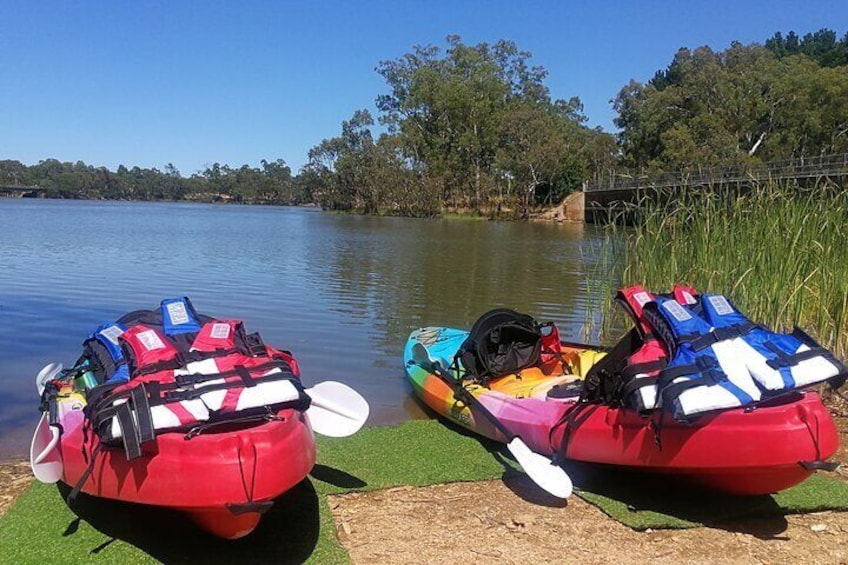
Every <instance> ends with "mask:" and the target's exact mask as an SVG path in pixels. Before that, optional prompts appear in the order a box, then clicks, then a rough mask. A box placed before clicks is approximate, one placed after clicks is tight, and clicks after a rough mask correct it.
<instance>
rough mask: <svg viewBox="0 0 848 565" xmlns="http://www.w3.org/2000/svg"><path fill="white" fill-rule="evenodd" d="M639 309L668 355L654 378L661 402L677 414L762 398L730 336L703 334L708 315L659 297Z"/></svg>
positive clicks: (682, 415)
mask: <svg viewBox="0 0 848 565" xmlns="http://www.w3.org/2000/svg"><path fill="white" fill-rule="evenodd" d="M643 312H644V315H645V317H646V319H647V320H648V321H649V322H650V323H651V325H652V326H653V327H654V328H655V329H656V331H657V334H658V336H659V337H660V338H661V339H662V340H663V341H665V343H666V344H667V345H668V347H669V353H670V355H671V361H669V363H668V366H667V367H666V368H665V369H663V370H662V371H661V372H660V375H659V378H658V380H657V392H658V395H659V407H660V408H665V409H668V410H669V411H671V412H672V413H673V415H674V417H675V418H676V419H678V420H689V419H691V418H693V417H694V416H697V415H699V414H703V413H705V412H712V411H715V410H722V409H728V408H735V407H739V406H744V405H746V404H751V403H753V402H756V401H758V400H759V399H760V396H761V395H760V390H759V388H758V387H757V385H756V383H755V382H754V380H753V379H752V378H751V375H750V373H749V372H748V369H747V367H746V365H745V363H744V361H743V360H742V358H741V357H740V356H739V355H738V354H737V353H736V351H735V349H736V348H735V346H734V345H733V344H732V343H731V342H730V341H714V342H708V340H702V339H701V338H703V337H704V336H709V335H710V332H711V330H712V327H711V326H710V324H709V323H708V322H707V321H706V320H704V319H703V318H701V317H700V316H698V315H697V314H695V313H693V312H692V311H691V310H689V309H688V308H687V307H685V306H683V305H681V304H679V303H678V302H677V301H675V300H671V299H668V298H663V297H656V299H655V301H654V302H652V303H648V304H646V305H645V307H644V310H643ZM699 340H700V341H699Z"/></svg>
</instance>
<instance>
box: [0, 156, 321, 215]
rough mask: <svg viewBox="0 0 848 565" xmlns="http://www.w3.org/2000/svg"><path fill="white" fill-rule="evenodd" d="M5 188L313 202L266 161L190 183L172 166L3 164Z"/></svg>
mask: <svg viewBox="0 0 848 565" xmlns="http://www.w3.org/2000/svg"><path fill="white" fill-rule="evenodd" d="M0 186H37V187H40V188H43V189H46V191H47V193H46V194H45V196H63V197H65V196H68V195H75V196H78V197H80V198H90V199H108V200H198V201H205V202H240V203H246V204H253V203H257V204H304V203H310V202H312V198H311V197H310V196H308V195H305V194H304V193H303V192H302V190H301V189H300V188H298V186H297V182H296V180H295V179H293V178H292V174H291V168H289V166H288V165H286V163H285V162H284V161H283V160H282V159H278V160H276V161H274V162H270V163H269V162H268V161H265V160H263V161H262V168H261V169H258V168H253V167H248V166H247V165H244V166H242V167H241V168H238V169H231V168H230V167H228V166H227V165H220V164H218V163H215V164H214V165H212V166H211V167H208V168H207V169H206V170H205V171H203V172H202V173H197V174H194V175H192V176H191V177H188V178H184V177H182V176H181V175H180V173H179V171H177V169H176V168H175V167H174V166H173V165H172V164H168V165H167V166H166V167H165V170H164V171H160V170H159V169H155V168H154V169H142V168H139V167H133V168H132V169H128V168H126V167H125V166H123V165H121V166H119V167H118V170H117V171H115V172H112V171H110V170H108V169H106V168H105V167H93V166H91V165H86V164H85V163H83V162H82V161H77V162H76V163H61V162H59V161H57V160H56V159H47V160H45V161H41V162H39V163H38V164H37V165H33V166H30V167H27V166H26V165H23V164H21V163H20V162H18V161H0Z"/></svg>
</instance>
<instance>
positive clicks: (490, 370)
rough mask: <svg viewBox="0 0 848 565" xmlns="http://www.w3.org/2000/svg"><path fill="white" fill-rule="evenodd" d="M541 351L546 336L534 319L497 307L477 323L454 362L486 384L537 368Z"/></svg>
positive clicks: (481, 317)
mask: <svg viewBox="0 0 848 565" xmlns="http://www.w3.org/2000/svg"><path fill="white" fill-rule="evenodd" d="M541 348H542V334H541V333H540V332H539V325H538V324H537V323H536V320H534V319H533V317H532V316H528V315H527V314H519V313H518V312H515V311H514V310H510V309H508V308H496V309H494V310H490V311H489V312H486V313H485V314H483V315H482V316H480V318H479V319H478V320H477V321H476V322H474V325H473V326H472V327H471V333H469V334H468V337H467V338H466V339H465V341H464V342H463V343H462V345H461V346H460V348H459V351H458V352H457V354H456V356H455V357H454V363H455V364H457V365H458V366H459V364H461V366H462V367H464V368H465V372H466V375H468V376H470V377H473V378H474V379H475V380H476V381H478V382H481V383H485V382H487V381H488V380H490V379H496V378H498V377H502V376H504V375H509V374H511V373H517V372H518V371H520V370H522V369H525V368H527V367H530V366H533V365H535V364H536V363H537V362H538V361H539V354H540V353H541Z"/></svg>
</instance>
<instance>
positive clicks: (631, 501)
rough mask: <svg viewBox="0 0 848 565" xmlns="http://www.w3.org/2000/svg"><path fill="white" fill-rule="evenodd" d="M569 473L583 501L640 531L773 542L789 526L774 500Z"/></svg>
mask: <svg viewBox="0 0 848 565" xmlns="http://www.w3.org/2000/svg"><path fill="white" fill-rule="evenodd" d="M565 469H566V471H567V472H568V474H569V476H571V478H572V480H573V481H574V485H575V489H576V490H577V491H578V492H579V495H580V496H581V497H582V498H584V499H586V500H587V501H589V502H590V503H592V504H594V505H596V506H598V507H599V508H600V509H601V510H602V511H603V512H604V513H606V514H608V515H609V516H611V517H612V518H614V519H616V520H618V521H620V522H622V523H623V524H625V525H627V526H630V527H633V528H634V529H637V530H641V529H647V528H648V527H653V528H662V527H672V528H685V527H692V526H698V525H705V526H710V527H713V528H718V529H724V530H727V531H733V532H742V533H747V534H751V535H753V536H755V537H758V538H760V539H774V538H775V536H777V535H778V534H780V533H782V532H784V531H785V530H786V528H787V525H788V523H787V521H786V518H785V517H784V515H783V514H784V510H783V509H782V508H781V506H780V505H779V504H778V503H777V502H776V501H775V499H774V498H773V497H772V496H767V495H766V496H733V495H726V494H719V493H715V492H710V491H706V490H702V489H697V488H693V487H692V486H690V485H686V484H685V483H683V482H680V481H676V480H674V478H672V477H668V476H662V475H653V474H646V473H637V472H631V471H625V470H621V469H615V468H610V467H605V466H602V465H592V464H587V463H578V462H572V461H569V462H567V463H566V465H565ZM663 517H668V518H669V520H664V518H663ZM754 517H755V518H756V520H751V518H754Z"/></svg>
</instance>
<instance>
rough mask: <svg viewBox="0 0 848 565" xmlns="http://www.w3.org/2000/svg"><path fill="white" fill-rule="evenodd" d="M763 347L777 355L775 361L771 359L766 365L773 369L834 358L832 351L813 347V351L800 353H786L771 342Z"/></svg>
mask: <svg viewBox="0 0 848 565" xmlns="http://www.w3.org/2000/svg"><path fill="white" fill-rule="evenodd" d="M763 345H765V346H766V348H768V350H769V351H771V352H772V353H774V354H775V355H777V357H776V358H775V359H769V360H768V361H766V365H768V366H769V367H771V368H772V369H781V368H783V367H793V366H795V365H797V364H798V363H800V362H801V361H806V360H808V359H813V358H814V357H824V358H825V359H827V360H828V361H829V360H830V358H831V357H832V354H831V353H830V351H828V350H827V349H825V348H823V347H813V348H812V349H808V350H806V351H801V352H799V353H792V354H789V353H786V352H785V351H783V350H782V349H780V348H779V347H778V346H776V345H775V344H773V343H772V342H770V341H767V342H765V343H764V344H763Z"/></svg>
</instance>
